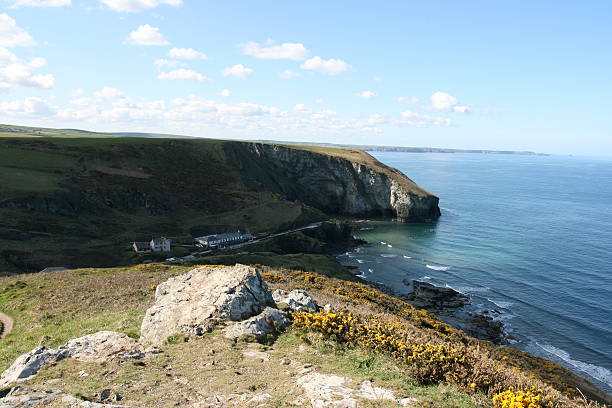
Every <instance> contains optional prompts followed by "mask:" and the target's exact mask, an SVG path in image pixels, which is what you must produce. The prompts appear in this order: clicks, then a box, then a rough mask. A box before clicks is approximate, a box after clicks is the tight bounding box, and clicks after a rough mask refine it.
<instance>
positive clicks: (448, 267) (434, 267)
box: [425, 265, 451, 271]
mask: <svg viewBox="0 0 612 408" xmlns="http://www.w3.org/2000/svg"><path fill="white" fill-rule="evenodd" d="M425 267H426V268H429V269H433V270H434V271H448V270H449V269H450V268H451V267H450V266H436V265H425Z"/></svg>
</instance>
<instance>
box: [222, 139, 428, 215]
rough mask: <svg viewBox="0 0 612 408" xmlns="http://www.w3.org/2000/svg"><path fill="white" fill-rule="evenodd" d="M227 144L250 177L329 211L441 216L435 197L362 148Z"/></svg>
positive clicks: (272, 188) (232, 155) (285, 194)
mask: <svg viewBox="0 0 612 408" xmlns="http://www.w3.org/2000/svg"><path fill="white" fill-rule="evenodd" d="M225 149H226V151H227V152H228V154H229V156H230V157H231V158H232V159H233V161H234V162H235V163H236V165H237V166H238V167H239V168H240V170H241V174H243V176H244V177H246V178H250V180H251V182H252V183H254V184H257V185H259V186H263V187H265V188H266V189H271V190H273V191H275V192H278V193H280V194H282V195H283V196H284V197H285V198H286V199H288V200H299V201H301V202H303V203H305V204H308V205H310V206H313V207H316V208H318V209H320V210H322V211H324V212H326V213H328V214H338V215H347V216H357V217H385V218H394V219H396V220H399V221H404V222H421V221H432V220H435V219H436V218H438V217H439V216H440V209H439V207H438V197H436V196H434V195H432V194H430V193H429V192H427V191H425V190H424V189H422V188H420V187H419V186H418V185H417V184H416V183H414V182H413V181H412V180H410V179H409V178H408V177H406V176H405V175H404V174H402V173H401V172H400V171H399V170H396V169H394V168H391V167H388V166H385V165H384V164H382V163H380V162H378V161H377V160H376V159H374V158H373V157H372V156H370V155H368V154H367V153H365V152H359V151H344V152H343V151H335V150H330V151H327V152H325V153H318V152H316V151H312V150H307V149H301V148H291V147H286V146H280V145H273V144H264V143H242V144H227V145H226V146H225Z"/></svg>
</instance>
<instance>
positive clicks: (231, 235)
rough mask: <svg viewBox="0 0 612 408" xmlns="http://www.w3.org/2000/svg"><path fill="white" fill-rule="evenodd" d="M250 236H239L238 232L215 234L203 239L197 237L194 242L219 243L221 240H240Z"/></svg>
mask: <svg viewBox="0 0 612 408" xmlns="http://www.w3.org/2000/svg"><path fill="white" fill-rule="evenodd" d="M250 235H251V234H241V233H240V231H238V232H227V233H223V234H216V235H206V236H203V237H198V238H196V241H206V242H209V241H220V240H223V239H232V238H241V237H245V236H250Z"/></svg>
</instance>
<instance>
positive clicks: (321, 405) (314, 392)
mask: <svg viewBox="0 0 612 408" xmlns="http://www.w3.org/2000/svg"><path fill="white" fill-rule="evenodd" d="M350 382H351V380H350V379H349V378H346V377H339V376H337V375H328V374H320V373H316V372H311V373H308V374H306V375H304V376H302V377H300V378H299V379H298V380H297V383H298V384H299V385H300V386H301V387H302V388H303V390H304V397H305V398H306V399H307V400H308V401H309V402H310V404H311V405H312V407H313V408H328V407H329V408H332V407H333V408H358V407H359V399H360V398H362V399H367V400H371V401H390V402H395V403H396V404H397V406H400V407H407V406H410V404H411V403H413V402H415V401H416V400H415V399H412V398H403V399H401V398H396V397H395V395H394V394H393V392H392V391H391V390H388V389H386V388H382V387H374V386H373V385H372V383H371V382H370V381H364V382H363V383H362V384H361V386H360V388H359V389H354V388H352V387H350Z"/></svg>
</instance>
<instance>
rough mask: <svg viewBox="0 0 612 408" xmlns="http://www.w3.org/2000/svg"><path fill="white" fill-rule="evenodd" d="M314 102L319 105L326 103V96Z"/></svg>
mask: <svg viewBox="0 0 612 408" xmlns="http://www.w3.org/2000/svg"><path fill="white" fill-rule="evenodd" d="M314 103H316V104H318V105H322V104H324V103H325V99H324V98H317V99H315V100H314Z"/></svg>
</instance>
